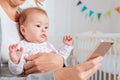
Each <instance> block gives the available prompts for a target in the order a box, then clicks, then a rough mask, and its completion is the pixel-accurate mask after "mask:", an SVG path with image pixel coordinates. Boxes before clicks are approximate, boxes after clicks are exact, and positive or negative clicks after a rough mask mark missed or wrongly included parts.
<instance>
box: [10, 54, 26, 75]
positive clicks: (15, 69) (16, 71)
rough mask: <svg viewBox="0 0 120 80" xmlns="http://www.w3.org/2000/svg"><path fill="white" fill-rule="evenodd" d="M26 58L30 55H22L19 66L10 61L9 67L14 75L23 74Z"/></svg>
mask: <svg viewBox="0 0 120 80" xmlns="http://www.w3.org/2000/svg"><path fill="white" fill-rule="evenodd" d="M24 56H28V55H27V54H24V55H22V56H21V59H20V62H19V64H14V63H13V62H12V61H11V60H9V61H8V67H9V70H10V72H11V73H12V74H14V75H20V74H22V73H23V66H24V64H25V63H26V61H25V59H24Z"/></svg>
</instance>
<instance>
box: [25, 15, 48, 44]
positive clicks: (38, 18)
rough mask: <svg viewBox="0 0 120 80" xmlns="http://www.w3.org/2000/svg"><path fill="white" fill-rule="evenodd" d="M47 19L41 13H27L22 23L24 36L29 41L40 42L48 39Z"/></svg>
mask: <svg viewBox="0 0 120 80" xmlns="http://www.w3.org/2000/svg"><path fill="white" fill-rule="evenodd" d="M48 26H49V20H48V16H46V15H45V14H43V13H41V14H40V13H34V14H32V15H29V16H28V17H27V19H26V22H25V24H24V30H25V31H24V37H25V39H26V40H27V41H29V42H34V43H42V42H45V41H47V40H48V37H49V32H48Z"/></svg>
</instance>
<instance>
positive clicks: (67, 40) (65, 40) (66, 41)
mask: <svg viewBox="0 0 120 80" xmlns="http://www.w3.org/2000/svg"><path fill="white" fill-rule="evenodd" d="M72 42H73V37H72V36H70V35H65V36H64V37H63V43H64V44H65V45H68V46H71V45H72Z"/></svg>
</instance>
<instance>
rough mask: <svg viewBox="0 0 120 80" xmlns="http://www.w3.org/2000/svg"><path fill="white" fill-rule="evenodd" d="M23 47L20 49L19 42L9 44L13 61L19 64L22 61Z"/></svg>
mask: <svg viewBox="0 0 120 80" xmlns="http://www.w3.org/2000/svg"><path fill="white" fill-rule="evenodd" d="M22 52H23V48H22V47H21V48H20V49H18V44H13V45H10V46H9V56H10V59H11V61H12V62H13V63H15V64H18V63H19V61H20V57H21V54H22Z"/></svg>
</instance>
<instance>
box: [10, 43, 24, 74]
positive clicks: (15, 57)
mask: <svg viewBox="0 0 120 80" xmlns="http://www.w3.org/2000/svg"><path fill="white" fill-rule="evenodd" d="M22 52H23V48H22V47H21V48H20V49H18V44H13V45H10V46H9V55H10V60H9V61H8V66H9V70H10V72H11V73H12V74H14V75H19V74H21V73H23V66H24V64H25V63H26V61H25V59H24V56H25V55H24V54H22Z"/></svg>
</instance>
